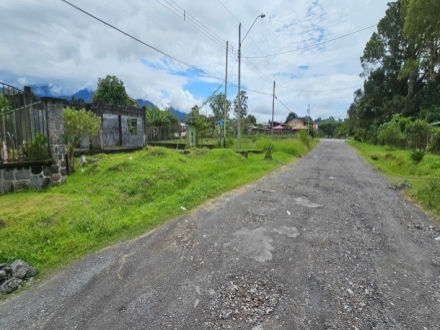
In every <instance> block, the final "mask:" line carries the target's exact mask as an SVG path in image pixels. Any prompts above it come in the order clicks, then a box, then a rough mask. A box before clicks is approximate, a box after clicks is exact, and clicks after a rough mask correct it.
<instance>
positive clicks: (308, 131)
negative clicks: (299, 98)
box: [307, 103, 310, 136]
mask: <svg viewBox="0 0 440 330" xmlns="http://www.w3.org/2000/svg"><path fill="white" fill-rule="evenodd" d="M309 118H310V103H309V108H308V109H307V136H310V124H309V120H310V119H309Z"/></svg>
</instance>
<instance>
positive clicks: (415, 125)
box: [405, 119, 432, 149]
mask: <svg viewBox="0 0 440 330" xmlns="http://www.w3.org/2000/svg"><path fill="white" fill-rule="evenodd" d="M405 133H406V136H407V138H408V141H409V143H410V145H411V147H413V148H418V149H426V146H427V145H428V143H429V140H430V138H431V133H432V126H431V125H429V124H428V123H427V122H426V121H423V120H420V119H417V120H416V121H414V122H412V123H410V124H409V125H408V126H407V127H406V129H405Z"/></svg>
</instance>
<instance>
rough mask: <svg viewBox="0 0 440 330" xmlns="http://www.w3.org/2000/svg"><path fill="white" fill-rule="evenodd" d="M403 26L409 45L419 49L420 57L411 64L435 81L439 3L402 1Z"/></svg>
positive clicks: (439, 54) (439, 59) (439, 44)
mask: <svg viewBox="0 0 440 330" xmlns="http://www.w3.org/2000/svg"><path fill="white" fill-rule="evenodd" d="M403 11H404V14H405V25H404V28H403V33H404V34H405V36H406V37H407V38H408V39H409V41H410V42H411V44H414V45H418V46H419V47H420V56H419V58H418V59H417V60H416V61H414V63H413V64H412V65H413V66H414V71H415V72H416V73H417V71H418V68H421V69H422V70H423V71H426V72H427V73H428V77H429V78H428V79H429V80H430V81H432V82H434V81H436V78H437V77H438V76H439V72H438V69H439V65H440V20H439V16H438V15H439V13H440V1H438V0H403Z"/></svg>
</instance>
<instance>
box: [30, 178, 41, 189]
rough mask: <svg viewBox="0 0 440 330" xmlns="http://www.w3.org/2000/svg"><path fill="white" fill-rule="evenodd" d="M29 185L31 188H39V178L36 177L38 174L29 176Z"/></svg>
mask: <svg viewBox="0 0 440 330" xmlns="http://www.w3.org/2000/svg"><path fill="white" fill-rule="evenodd" d="M29 185H30V187H31V188H33V189H36V190H38V189H40V180H39V179H38V176H31V180H30V183H29Z"/></svg>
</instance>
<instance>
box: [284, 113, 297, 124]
mask: <svg viewBox="0 0 440 330" xmlns="http://www.w3.org/2000/svg"><path fill="white" fill-rule="evenodd" d="M296 118H298V115H297V114H296V113H295V112H293V111H290V112H289V114H288V115H287V117H286V121H285V123H288V122H289V121H291V120H293V119H296Z"/></svg>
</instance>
